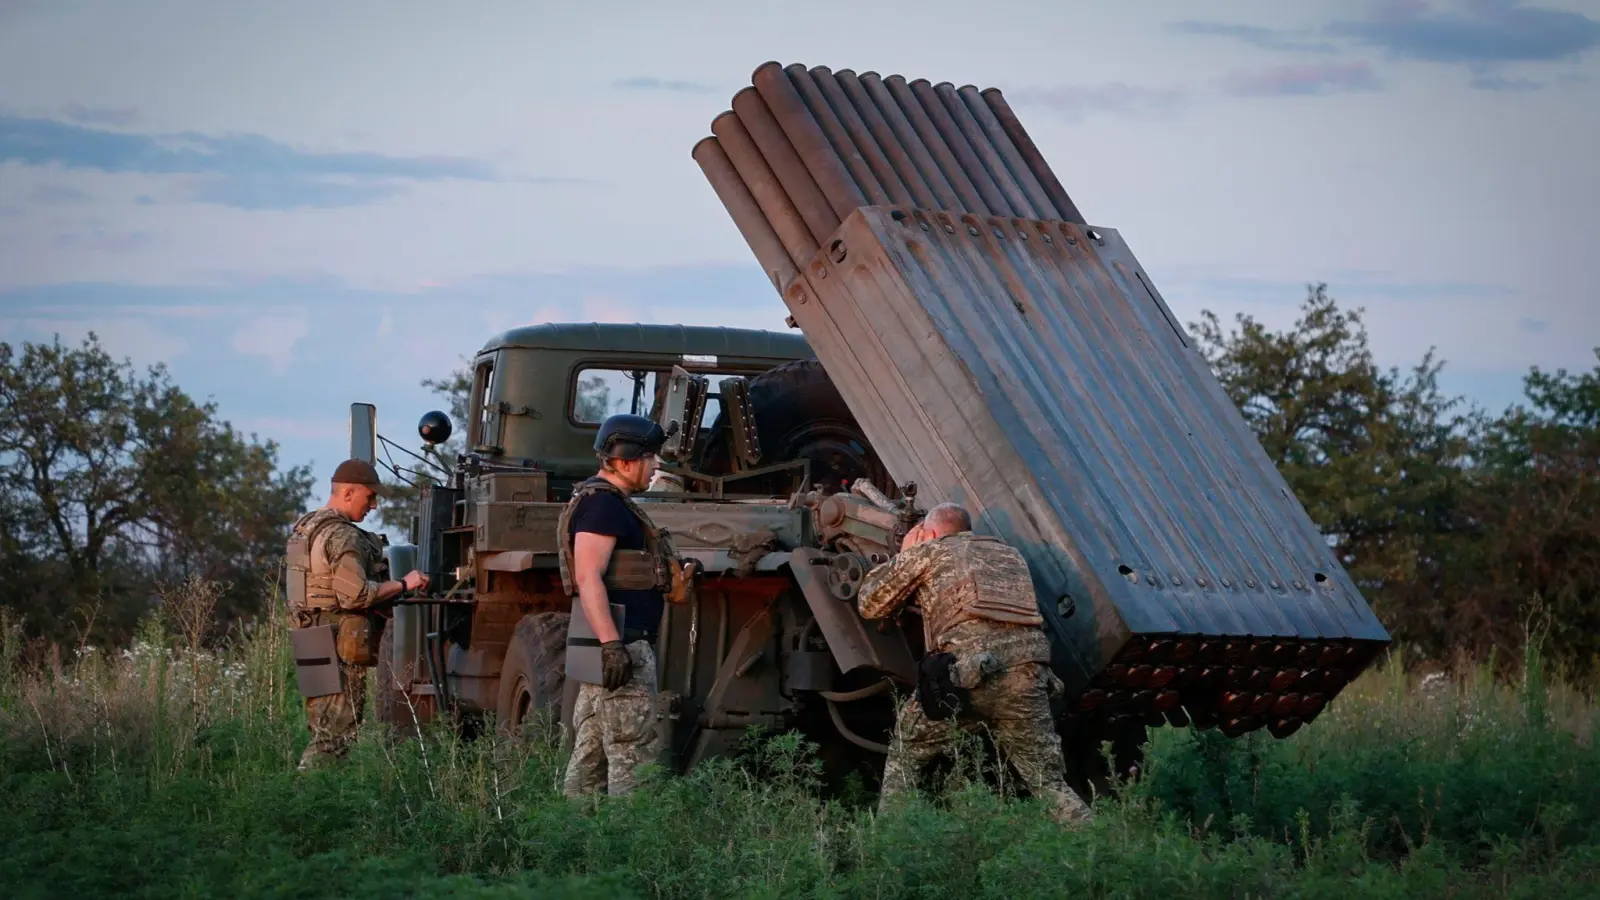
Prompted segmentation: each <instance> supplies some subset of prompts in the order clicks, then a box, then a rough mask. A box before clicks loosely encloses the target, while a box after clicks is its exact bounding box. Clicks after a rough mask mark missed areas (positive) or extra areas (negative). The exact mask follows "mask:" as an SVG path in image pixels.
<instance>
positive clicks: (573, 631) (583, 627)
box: [567, 597, 623, 684]
mask: <svg viewBox="0 0 1600 900" xmlns="http://www.w3.org/2000/svg"><path fill="white" fill-rule="evenodd" d="M611 621H612V623H613V624H615V625H616V626H617V634H619V635H620V634H622V621H623V609H622V606H620V605H619V604H616V603H613V604H611ZM567 677H568V678H570V679H573V680H575V681H581V682H583V683H585V684H604V683H605V680H606V679H605V667H604V666H603V665H601V661H600V638H599V637H598V636H597V635H596V634H595V633H594V629H593V628H590V627H589V617H588V616H587V615H585V614H584V612H583V601H582V600H580V599H579V598H577V597H573V598H572V618H570V619H568V620H567Z"/></svg>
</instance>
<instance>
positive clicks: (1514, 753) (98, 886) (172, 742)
mask: <svg viewBox="0 0 1600 900" xmlns="http://www.w3.org/2000/svg"><path fill="white" fill-rule="evenodd" d="M177 621H180V622H181V621H182V620H181V618H180V619H178V620H177ZM171 623H172V620H171V619H168V620H167V621H166V622H163V621H162V620H159V619H152V620H151V621H150V622H148V623H146V625H145V627H144V628H143V629H142V630H141V632H140V639H139V641H138V642H136V643H135V645H134V647H133V648H132V649H130V650H128V651H125V652H121V653H116V654H109V653H104V652H100V651H83V652H81V653H77V654H69V655H68V656H69V657H70V658H68V659H62V658H60V657H55V658H50V657H45V658H43V659H33V660H25V659H24V658H23V657H24V654H23V653H22V651H21V644H20V638H19V636H18V633H17V631H16V629H15V627H14V625H13V623H10V622H3V623H0V769H3V772H4V776H3V777H4V784H3V785H0V885H4V891H5V893H6V895H7V896H15V897H35V896H38V897H44V896H68V897H74V898H84V897H94V896H112V895H115V896H135V897H138V896H151V897H184V896H208V897H209V896H259V895H270V896H283V897H302V896H303V897H327V896H341V897H362V896H374V897H376V896H383V897H395V896H529V897H535V896H537V897H588V896H595V897H600V896H605V897H616V896H639V897H708V896H741V897H749V896H754V897H767V896H772V897H776V896H785V897H787V896H802V897H945V896H962V897H991V896H992V897H1162V898H1173V897H1329V896H1338V897H1341V898H1344V897H1349V896H1354V895H1359V896H1363V897H1365V896H1380V897H1381V896H1396V897H1398V896H1405V897H1433V896H1439V897H1445V896H1449V897H1476V896H1486V897H1489V896H1492V897H1504V896H1511V897H1524V896H1525V897H1534V896H1537V897H1553V896H1563V897H1568V896H1584V895H1591V896H1592V895H1596V894H1597V893H1600V887H1597V881H1600V750H1597V749H1596V746H1595V744H1594V742H1593V737H1594V729H1595V721H1596V719H1595V716H1596V708H1595V705H1594V703H1593V702H1592V701H1591V699H1590V698H1588V697H1586V696H1582V695H1580V694H1578V693H1577V692H1575V691H1573V690H1571V689H1569V688H1566V687H1564V686H1562V685H1560V684H1550V683H1546V680H1545V679H1544V677H1543V673H1542V669H1541V668H1540V663H1539V661H1538V658H1537V654H1533V655H1531V656H1530V660H1529V664H1528V668H1527V670H1526V672H1525V674H1524V677H1523V678H1521V679H1520V680H1519V681H1517V682H1514V683H1496V682H1495V681H1493V680H1492V679H1491V678H1490V677H1489V676H1488V674H1487V670H1480V669H1469V670H1466V671H1463V672H1460V673H1457V677H1456V679H1455V680H1453V681H1450V680H1444V681H1437V682H1434V683H1433V684H1432V685H1430V688H1429V689H1427V690H1419V689H1418V688H1417V686H1416V685H1415V683H1414V682H1415V681H1416V679H1415V677H1414V676H1411V675H1408V674H1407V673H1406V671H1405V670H1404V668H1403V667H1402V666H1401V665H1400V663H1399V662H1398V661H1397V660H1391V661H1389V662H1388V663H1387V664H1385V665H1384V666H1383V667H1381V668H1379V669H1377V670H1375V671H1373V672H1370V673H1368V674H1367V675H1365V676H1363V677H1362V678H1361V679H1360V680H1358V681H1357V682H1356V683H1355V684H1353V685H1352V686H1351V687H1350V688H1349V689H1348V690H1347V691H1346V693H1345V694H1344V695H1343V696H1341V698H1340V699H1339V700H1338V701H1337V702H1336V703H1335V704H1334V705H1333V706H1332V707H1330V709H1329V710H1328V711H1327V712H1325V713H1324V714H1323V716H1322V717H1321V718H1320V719H1318V721H1317V722H1315V723H1313V724H1312V725H1311V726H1309V727H1307V728H1306V729H1303V730H1302V731H1301V732H1300V733H1298V734H1296V735H1295V736H1293V737H1292V738H1290V739H1288V740H1284V741H1274V740H1271V739H1269V738H1266V737H1265V736H1261V735H1255V736H1249V737H1246V738H1242V739H1239V740H1227V739H1224V738H1222V737H1221V736H1220V735H1218V734H1216V733H1214V732H1194V731H1192V730H1187V729H1186V730H1177V731H1174V730H1170V729H1162V730H1160V731H1157V732H1156V733H1155V735H1154V740H1153V742H1152V745H1151V747H1150V752H1149V759H1148V765H1147V768H1146V776H1145V778H1144V779H1143V780H1141V781H1140V782H1139V783H1137V784H1135V785H1132V786H1130V787H1129V788H1128V789H1127V790H1125V791H1124V792H1123V793H1122V794H1121V795H1119V796H1118V797H1117V798H1116V799H1114V800H1109V799H1108V800H1102V801H1100V803H1099V804H1098V805H1097V812H1098V817H1097V820H1096V822H1095V823H1094V824H1093V825H1092V826H1091V827H1089V828H1088V829H1086V830H1084V831H1082V832H1067V831H1063V830H1062V829H1060V828H1058V827H1056V826H1055V825H1054V824H1053V823H1051V822H1050V820H1049V819H1048V818H1047V817H1046V815H1045V814H1044V810H1043V809H1042V808H1041V807H1040V806H1039V805H1038V804H1037V803H1035V802H1034V801H1032V800H1018V799H1016V798H1014V797H1011V796H1007V795H1002V794H996V793H995V792H993V791H991V790H989V789H988V788H986V787H984V786H983V785H982V784H981V780H980V779H979V778H977V777H956V778H953V779H951V780H950V781H949V782H948V783H947V784H946V785H945V786H944V788H943V790H942V792H940V793H939V794H938V795H936V796H926V797H920V798H918V799H917V800H915V801H914V802H911V803H909V804H907V805H905V806H904V807H902V808H899V809H896V810H895V811H893V812H892V813H888V814H885V815H883V816H878V815H876V814H875V813H874V811H873V805H874V800H873V798H872V797H870V796H868V795H866V794H865V793H864V792H857V793H854V794H848V795H846V796H843V797H838V796H832V795H825V794H824V793H823V792H822V791H821V790H820V789H819V785H818V782H817V777H816V775H817V772H816V763H815V760H814V759H813V757H812V756H811V755H810V754H809V752H808V750H807V748H806V747H805V746H804V745H803V744H802V743H801V742H800V741H799V740H798V739H797V738H796V737H795V736H793V735H778V736H773V737H770V738H769V739H767V740H765V741H762V742H753V743H752V744H751V747H750V751H749V753H748V754H746V755H745V756H743V757H741V758H739V759H736V760H723V761H718V762H715V763H712V764H709V765H706V766H704V767H702V768H700V769H697V770H696V771H695V772H693V773H691V774H690V775H687V776H683V777H668V776H665V775H662V774H660V773H653V774H652V775H650V776H648V777H646V779H645V781H644V783H643V785H642V786H641V788H640V790H639V791H638V792H637V793H636V794H634V795H633V796H631V797H629V798H625V799H611V798H601V799H598V800H588V801H583V802H570V801H567V800H566V799H564V798H563V797H561V795H560V789H559V785H560V775H561V766H562V759H561V758H560V754H559V750H558V748H557V747H555V746H554V745H553V744H552V743H549V742H543V743H541V742H531V743H512V742H508V741H505V740H503V739H500V738H498V737H492V736H491V737H485V738H482V739H480V740H478V741H476V742H472V743H465V742H462V741H459V740H457V739H455V738H454V737H452V736H451V735H449V734H448V733H446V732H445V731H443V730H442V729H439V728H414V727H412V728H406V729H400V730H398V731H396V732H394V733H389V732H387V731H386V730H385V729H383V728H381V727H379V726H377V725H369V726H367V727H366V728H365V730H364V732H363V735H362V738H361V740H360V741H359V742H358V744H357V746H356V748H355V750H354V751H353V753H352V756H351V758H350V759H349V760H348V761H347V763H346V764H345V765H343V766H339V767H333V768H330V769H326V770H319V771H315V772H311V773H304V774H297V773H296V772H295V771H294V769H295V761H296V759H297V758H298V755H299V750H300V749H301V747H303V745H304V743H305V741H306V734H305V728H304V719H303V714H302V713H301V711H300V704H299V700H298V698H297V696H296V695H295V693H294V688H293V679H292V668H291V663H290V659H289V654H288V646H287V645H288V641H287V638H286V636H285V633H284V632H283V630H282V628H280V627H277V626H276V625H272V624H268V625H263V626H260V627H256V628H253V629H250V628H245V629H241V630H239V631H238V632H237V633H235V634H233V635H231V636H230V637H229V640H228V641H226V642H224V645H223V647H222V649H221V650H218V651H215V652H206V651H204V650H202V649H199V648H198V647H197V646H196V644H195V643H194V642H193V641H192V640H191V639H190V637H189V636H188V635H185V634H182V633H174V630H173V628H172V624H171Z"/></svg>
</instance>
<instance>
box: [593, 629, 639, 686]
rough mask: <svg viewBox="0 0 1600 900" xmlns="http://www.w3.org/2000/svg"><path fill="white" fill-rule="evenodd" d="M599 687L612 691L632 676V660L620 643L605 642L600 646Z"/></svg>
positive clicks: (626, 649)
mask: <svg viewBox="0 0 1600 900" xmlns="http://www.w3.org/2000/svg"><path fill="white" fill-rule="evenodd" d="M600 671H601V682H600V685H601V687H604V688H605V689H606V690H608V691H614V690H616V689H617V688H619V687H622V686H623V685H625V684H627V683H628V676H630V675H632V674H633V659H632V658H631V657H629V656H628V648H627V647H624V646H622V642H621V641H606V642H605V643H603V644H601V645H600Z"/></svg>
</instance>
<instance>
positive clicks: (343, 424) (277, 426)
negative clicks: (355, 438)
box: [232, 416, 350, 443]
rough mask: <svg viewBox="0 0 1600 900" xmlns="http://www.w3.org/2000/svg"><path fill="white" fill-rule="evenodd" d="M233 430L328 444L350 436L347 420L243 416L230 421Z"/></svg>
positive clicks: (278, 439) (267, 437) (280, 438)
mask: <svg viewBox="0 0 1600 900" xmlns="http://www.w3.org/2000/svg"><path fill="white" fill-rule="evenodd" d="M232 425H233V427H234V428H235V429H237V430H239V431H241V432H243V433H244V434H252V433H253V434H256V435H257V436H259V437H261V438H262V439H271V440H275V441H281V440H282V439H284V438H292V439H296V440H302V441H316V442H319V443H328V442H331V441H336V440H339V439H341V438H348V437H349V435H350V422H349V420H348V419H299V418H291V417H288V416H245V417H243V418H238V419H234V420H232Z"/></svg>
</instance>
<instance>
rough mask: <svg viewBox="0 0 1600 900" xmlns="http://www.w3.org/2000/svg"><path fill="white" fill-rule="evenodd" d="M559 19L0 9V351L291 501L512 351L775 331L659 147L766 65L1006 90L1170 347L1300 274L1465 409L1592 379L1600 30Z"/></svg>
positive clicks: (824, 16) (299, 10)
mask: <svg viewBox="0 0 1600 900" xmlns="http://www.w3.org/2000/svg"><path fill="white" fill-rule="evenodd" d="M667 6H673V7H681V9H679V10H677V11H671V10H668V9H666V8H665V7H667ZM580 7H583V4H573V3H543V2H535V0H468V2H463V3H455V4H439V3H425V2H420V0H382V2H379V0H345V2H342V3H338V4H325V3H319V2H310V0H275V2H273V3H270V4H266V3H260V4H243V3H216V2H212V0H145V2H141V3H127V2H121V0H104V2H85V0H0V341H4V342H8V343H11V344H13V345H19V344H21V343H23V342H29V341H34V342H37V341H44V342H49V341H50V340H51V339H52V337H53V336H55V335H59V336H60V338H61V340H62V341H64V342H67V343H72V344H76V343H77V342H78V341H80V340H81V339H82V338H83V337H84V336H85V335H86V334H87V333H89V332H90V331H93V332H94V333H96V334H97V335H98V336H99V338H100V340H101V342H102V344H103V345H104V346H105V347H106V348H107V349H108V350H109V351H110V352H112V353H113V354H114V355H116V356H118V357H119V358H120V357H127V358H129V359H130V360H132V361H133V362H134V363H135V364H136V365H139V366H145V365H150V364H154V363H158V362H161V363H165V364H167V366H168V368H169V370H170V372H171V374H172V377H173V379H174V380H175V381H176V382H177V383H178V384H179V385H180V386H181V387H183V388H184V389H185V390H186V391H188V392H189V393H190V394H191V395H193V396H196V397H198V398H201V399H208V400H211V401H213V402H215V403H216V405H217V408H218V413H219V415H220V416H222V417H223V418H225V419H227V420H228V421H229V422H231V423H232V424H233V425H234V426H235V427H237V428H239V429H241V430H242V431H244V432H246V433H254V434H257V435H259V436H260V437H261V438H263V439H266V438H270V439H272V440H275V441H277V442H278V444H279V445H280V454H281V458H282V460H283V462H284V463H285V464H302V463H303V464H310V465H312V466H313V471H314V473H315V475H316V477H317V480H318V482H319V484H320V483H322V482H323V481H325V479H326V476H327V475H328V474H330V473H331V471H332V468H333V466H334V465H336V464H337V463H338V461H339V460H341V459H343V458H344V456H345V455H346V454H347V450H348V443H347V431H346V416H347V411H348V409H349V404H350V403H351V402H353V401H362V402H372V403H376V404H377V405H378V415H379V424H380V430H382V431H383V432H384V434H385V435H387V436H389V437H391V438H392V439H395V440H397V441H399V442H401V443H403V444H406V445H408V446H414V445H415V444H416V443H417V441H416V437H415V430H414V423H415V421H416V419H417V418H418V417H419V416H420V415H421V413H423V412H424V411H426V410H428V409H432V408H436V407H440V406H442V405H443V404H442V401H439V400H437V399H436V398H434V397H432V396H430V394H429V393H428V391H427V390H425V389H424V388H422V387H421V386H420V382H421V381H422V380H423V379H424V378H433V377H442V376H444V375H446V374H448V373H449V372H450V371H451V370H452V369H454V368H457V367H459V366H460V365H461V364H462V362H463V361H464V359H466V358H469V357H470V356H471V355H472V354H473V353H474V352H475V351H476V350H477V349H478V348H479V347H481V346H482V345H483V344H484V343H485V342H486V341H487V340H488V339H489V338H490V337H492V336H493V335H494V334H496V333H497V332H499V331H502V330H504V329H506V328H510V327H513V326H517V325H523V324H532V323H539V322H549V321H624V322H632V321H638V322H662V323H674V322H676V323H687V324H723V325H731V326H740V327H755V328H771V329H776V330H783V328H784V324H783V319H784V316H785V312H786V311H785V309H784V307H783V305H782V303H781V301H780V300H779V298H778V296H777V295H776V293H775V292H774V291H773V289H772V288H771V286H770V284H769V283H768V282H767V281H766V279H765V278H764V276H763V275H762V273H761V271H760V268H759V266H758V265H757V264H756V262H755V260H754V258H753V257H752V255H751V253H750V251H749V249H748V247H746V245H745V244H744V241H743V239H742V238H741V237H740V235H739V232H738V231H737V230H736V229H735V228H734V226H733V225H732V223H731V222H730V221H729V219H728V217H727V214H726V213H725V211H724V210H723V209H722V207H721V205H720V204H719V203H718V201H717V199H716V196H715V195H714V194H713V193H712V191H711V188H710V186H709V185H708V184H707V183H706V181H705V179H704V176H703V175H702V174H701V172H700V170H699V168H698V167H697V166H696V165H695V164H694V162H693V160H692V159H691V158H690V156H689V151H690V148H691V147H692V146H693V145H694V143H695V142H696V141H697V140H699V139H700V138H701V137H703V136H705V135H706V134H708V133H709V128H710V122H711V120H712V119H713V118H714V117H715V116H717V115H718V114H720V113H721V112H723V111H724V110H726V109H727V108H728V104H729V102H730V100H731V97H732V95H733V94H734V92H736V91H737V90H739V89H740V88H741V87H743V86H745V85H748V84H749V78H750V73H751V72H752V71H753V70H754V69H755V68H756V67H757V66H759V65H761V64H762V63H764V62H766V61H767V60H778V61H780V62H782V63H784V64H786V65H787V64H790V63H795V62H799V63H803V64H805V65H808V66H815V65H825V66H829V67H831V68H833V69H836V70H837V69H843V68H849V69H854V70H855V71H857V72H865V71H876V72H879V73H882V74H884V75H888V74H902V75H905V76H906V77H907V78H912V79H914V78H927V79H929V80H931V81H934V82H939V81H951V82H954V83H955V84H957V85H961V84H967V83H971V84H976V85H978V86H979V87H991V86H993V87H999V88H1001V89H1002V90H1003V91H1004V92H1005V94H1006V96H1007V98H1008V99H1009V100H1010V101H1011V103H1012V106H1013V107H1014V108H1015V109H1016V110H1017V112H1018V114H1019V116H1020V117H1021V118H1022V121H1023V123H1024V125H1025V126H1026V127H1027V128H1028V130H1029V132H1030V133H1031V134H1032V135H1033V137H1034V139H1035V141H1036V143H1037V144H1038V145H1039V147H1040V149H1041V151H1042V152H1043V153H1044V155H1045V157H1046V159H1047V160H1049V161H1050V163H1051V165H1052V167H1053V168H1054V169H1055V171H1056V173H1057V175H1058V176H1059V178H1060V180H1061V181H1062V182H1063V184H1064V185H1065V187H1066V189H1067V191H1068V192H1069V193H1070V194H1071V195H1072V197H1073V199H1074V201H1075V202H1076V203H1077V205H1078V206H1079V208H1080V209H1081V210H1083V212H1084V214H1085V216H1086V218H1088V219H1089V221H1090V223H1091V224H1093V225H1101V226H1106V227H1111V228H1116V229H1118V231H1119V232H1120V233H1121V234H1122V235H1123V237H1124V238H1125V239H1126V240H1127V241H1128V242H1129V245H1130V246H1131V247H1132V249H1133V251H1134V252H1135V254H1136V255H1137V256H1138V258H1139V260H1140V261H1141V263H1143V265H1144V267H1145V268H1146V269H1147V270H1148V271H1149V273H1150V274H1151V276H1152V277H1153V279H1154V281H1155V283H1156V285H1157V287H1158V288H1159V289H1160V290H1161V292H1162V294H1163V295H1164V297H1165V298H1166V300H1167V301H1168V303H1169V304H1170V305H1171V306H1172V307H1173V309H1174V312H1175V313H1177V315H1178V316H1179V318H1180V320H1181V321H1183V322H1186V323H1187V322H1192V321H1194V320H1195V319H1196V318H1197V317H1198V315H1199V313H1200V311H1201V310H1202V309H1210V310H1212V311H1215V312H1216V313H1217V314H1218V315H1220V316H1222V317H1223V318H1224V319H1225V320H1231V319H1232V317H1233V316H1234V315H1235V314H1236V313H1248V314H1250V315H1253V316H1255V317H1257V318H1258V319H1261V320H1263V321H1265V322H1267V323H1268V324H1270V325H1273V326H1277V327H1282V326H1286V325H1288V324H1290V323H1291V322H1292V321H1293V319H1294V316H1295V313H1296V309H1297V307H1298V305H1299V304H1300V302H1301V301H1302V300H1303V299H1304V296H1305V291H1306V285H1307V283H1308V282H1326V283H1327V284H1328V286H1329V291H1330V293H1331V294H1332V295H1333V296H1334V297H1335V298H1337V299H1338V300H1339V301H1340V303H1341V305H1344V306H1348V307H1361V308H1363V309H1364V310H1365V313H1364V318H1365V321H1366V323H1367V326H1368V331H1369V334H1370V337H1371V342H1372V346H1373V350H1374V353H1375V354H1376V356H1377V357H1378V360H1379V362H1380V363H1382V364H1383V365H1386V366H1389V365H1393V366H1400V367H1402V368H1407V367H1410V366H1412V365H1414V364H1416V363H1417V362H1418V361H1419V360H1420V359H1421V358H1422V356H1423V354H1424V353H1426V352H1427V351H1428V350H1429V349H1430V348H1433V349H1434V350H1435V352H1436V353H1437V354H1438V356H1440V357H1442V358H1443V359H1444V360H1445V361H1446V363H1447V366H1446V369H1445V373H1444V377H1443V383H1444V386H1445V388H1446V389H1447V390H1448V391H1449V392H1451V393H1453V394H1462V395H1465V396H1466V397H1467V398H1468V399H1469V400H1471V401H1473V402H1477V403H1480V404H1482V405H1484V406H1487V407H1489V408H1491V409H1494V410H1499V409H1501V408H1503V407H1504V406H1505V405H1507V404H1509V403H1511V402H1513V401H1515V400H1516V399H1518V397H1519V396H1520V394H1521V378H1522V376H1523V375H1524V374H1525V373H1526V372H1527V370H1528V368H1529V367H1530V366H1539V367H1540V368H1543V369H1546V370H1553V369H1557V368H1562V367H1565V368H1568V369H1571V370H1587V369H1590V368H1592V367H1593V366H1594V365H1595V364H1596V359H1595V356H1594V348H1595V347H1596V346H1600V297H1597V296H1596V288H1595V285H1596V284H1600V253H1597V252H1595V249H1594V247H1595V238H1596V235H1597V234H1600V229H1597V227H1596V216H1597V215H1600V213H1597V210H1600V164H1597V163H1596V162H1595V160H1596V159H1597V158H1600V156H1597V153H1596V150H1595V148H1596V147H1600V50H1597V47H1600V0H1582V2H1579V0H1566V2H1554V0H1552V2H1544V3H1539V4H1527V3H1516V2H1510V0H1453V2H1432V3H1430V2H1421V0H1386V2H1378V3H1365V2H1362V0H1344V2H1337V0H1327V2H1325V0H1308V2H1297V3H1294V4H1287V3H1279V2H1266V0H1238V2H1200V0H1186V2H1177V0H1149V2H1141V3H1137V4H1133V3H1129V4H1112V3H1103V2H1098V3H1083V2H1076V0H1051V2H1034V3H1022V2H988V3H984V4H978V5H974V4H971V3H956V2H946V0H921V2H918V3H916V4H914V5H912V6H907V5H905V4H890V3H884V4H862V3H855V2H851V3H845V2H821V0H816V2H809V3H805V4H794V3H776V2H773V3H757V2H744V3H734V2H720V0H717V2H703V3H692V4H670V5H669V4H654V3H636V2H622V0H618V2H612V3H608V4H604V5H603V6H598V5H597V6H595V7H584V8H581V9H580ZM319 490H320V488H319ZM314 500H315V501H316V502H320V500H321V498H320V497H317V498H314Z"/></svg>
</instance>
